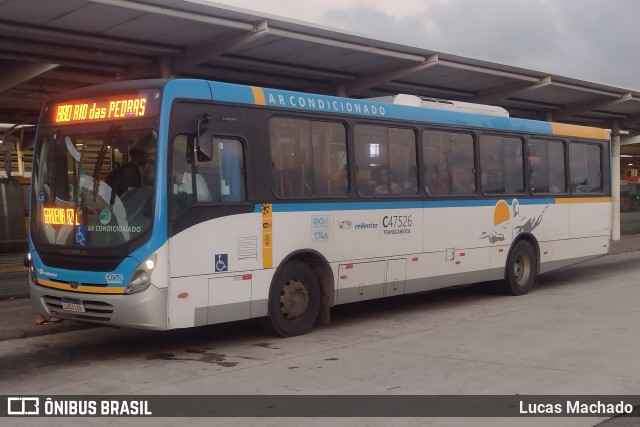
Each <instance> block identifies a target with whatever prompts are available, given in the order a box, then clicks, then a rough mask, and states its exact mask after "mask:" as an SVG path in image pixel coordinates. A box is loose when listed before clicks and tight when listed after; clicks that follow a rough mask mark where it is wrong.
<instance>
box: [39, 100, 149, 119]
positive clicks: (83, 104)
mask: <svg viewBox="0 0 640 427" xmlns="http://www.w3.org/2000/svg"><path fill="white" fill-rule="evenodd" d="M147 115H148V108H147V95H146V94H139V95H125V96H111V97H108V98H96V99H82V100H75V101H71V102H62V103H59V104H55V105H54V106H53V111H52V115H51V121H52V122H53V123H56V124H71V123H86V122H95V121H103V120H116V119H118V120H122V119H132V118H142V117H145V116H147Z"/></svg>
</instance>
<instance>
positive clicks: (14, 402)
mask: <svg viewBox="0 0 640 427" xmlns="http://www.w3.org/2000/svg"><path fill="white" fill-rule="evenodd" d="M7 415H40V398H39V397H8V398H7Z"/></svg>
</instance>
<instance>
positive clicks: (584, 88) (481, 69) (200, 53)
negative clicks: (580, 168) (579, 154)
mask: <svg viewBox="0 0 640 427" xmlns="http://www.w3.org/2000/svg"><path fill="white" fill-rule="evenodd" d="M0 11H1V12H2V13H0V122H3V123H25V122H30V123H35V122H36V121H37V118H38V116H39V111H40V108H41V105H42V102H43V101H44V100H46V99H47V98H48V97H50V96H53V95H55V94H58V93H60V92H64V91H67V90H71V89H75V88H79V87H83V86H87V85H92V84H98V83H105V82H111V81H116V80H123V79H140V78H158V77H167V78H171V77H188V78H204V79H209V80H218V81H225V82H232V83H243V84H251V85H258V86H265V87H273V88H280V89H288V90H296V91H305V92H314V93H322V94H330V95H340V96H348V97H355V98H368V97H378V96H385V95H392V94H398V93H407V94H413V95H418V96H422V97H430V98H438V99H450V100H458V101H465V102H474V103H482V104H491V105H497V106H501V107H504V108H505V109H507V110H508V111H509V113H510V115H511V116H512V117H522V118H530V119H538V120H553V121H557V122H565V123H575V124H583V125H591V126H598V127H603V128H612V126H613V123H614V122H617V123H618V125H619V126H620V128H621V129H622V130H626V131H629V132H630V133H631V134H635V133H639V132H640V91H638V90H630V89H625V88H620V87H615V86H610V85H605V84H599V83H593V82H588V81H582V80H578V79H573V78H569V77H564V76H560V75H555V74H549V73H544V72H540V71H533V70H528V69H523V68H517V67H511V66H507V65H502V64H497V63H492V62H487V61H481V60H476V59H470V58H465V57H461V56H456V55H450V54H447V53H443V52H437V51H433V50H428V49H423V48H418V47H411V46H404V45H400V44H397V43H390V42H385V41H381V40H375V39H371V38H367V37H363V36H359V35H354V34H349V33H346V32H342V31H337V30H333V29H328V28H323V27H318V26H314V25H312V24H307V23H302V22H296V21H291V20H286V19H283V18H278V17H272V16H268V15H264V14H259V13H254V12H249V11H243V10H240V9H234V8H231V7H228V6H221V5H215V4H212V3H208V2H205V1H198V0H144V1H132V0H56V1H43V0H0ZM611 66H615V64H611Z"/></svg>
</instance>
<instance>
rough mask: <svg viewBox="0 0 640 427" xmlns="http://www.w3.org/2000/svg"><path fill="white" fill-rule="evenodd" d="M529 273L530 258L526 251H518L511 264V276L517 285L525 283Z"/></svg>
mask: <svg viewBox="0 0 640 427" xmlns="http://www.w3.org/2000/svg"><path fill="white" fill-rule="evenodd" d="M530 274H531V259H530V258H529V255H528V254H526V253H520V254H518V256H517V257H516V262H515V263H514V264H513V277H514V279H515V280H516V282H518V284H519V285H522V284H524V283H526V282H527V281H528V280H529V275H530Z"/></svg>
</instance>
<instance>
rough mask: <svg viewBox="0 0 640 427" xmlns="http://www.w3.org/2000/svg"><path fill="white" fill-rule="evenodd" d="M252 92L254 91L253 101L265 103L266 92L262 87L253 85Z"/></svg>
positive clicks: (257, 103)
mask: <svg viewBox="0 0 640 427" xmlns="http://www.w3.org/2000/svg"><path fill="white" fill-rule="evenodd" d="M251 92H253V103H254V104H256V105H264V92H262V88H260V87H257V86H251Z"/></svg>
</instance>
